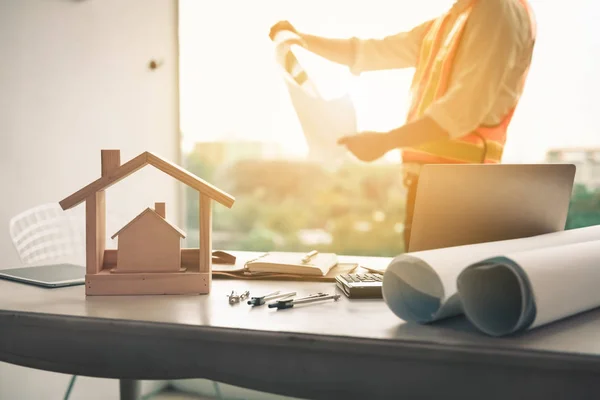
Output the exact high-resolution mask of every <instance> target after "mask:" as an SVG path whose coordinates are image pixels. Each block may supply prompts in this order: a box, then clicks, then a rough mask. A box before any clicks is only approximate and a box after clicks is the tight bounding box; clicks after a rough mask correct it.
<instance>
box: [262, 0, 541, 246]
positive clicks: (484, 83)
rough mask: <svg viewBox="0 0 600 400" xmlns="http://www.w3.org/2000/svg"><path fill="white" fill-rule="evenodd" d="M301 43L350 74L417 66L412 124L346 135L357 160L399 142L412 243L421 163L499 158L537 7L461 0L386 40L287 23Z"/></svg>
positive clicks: (509, 0)
mask: <svg viewBox="0 0 600 400" xmlns="http://www.w3.org/2000/svg"><path fill="white" fill-rule="evenodd" d="M285 30H287V31H291V32H294V33H295V34H296V35H297V36H296V37H297V38H298V40H297V42H296V44H299V45H301V46H304V47H305V48H306V49H307V50H308V51H311V52H313V53H315V54H318V55H320V56H322V57H324V58H326V59H328V60H330V61H333V62H336V63H338V64H343V65H346V66H348V67H349V68H350V70H351V71H352V73H353V74H356V75H359V74H360V73H362V72H366V71H376V70H385V69H399V68H411V67H414V68H415V73H414V77H413V81H412V84H411V88H410V89H411V90H410V94H411V102H410V107H409V110H408V115H407V118H406V123H405V124H404V125H402V126H400V127H399V128H397V129H393V130H391V131H389V132H371V131H367V132H359V133H356V134H353V135H349V136H345V137H342V138H341V139H340V140H339V141H338V143H339V144H340V145H343V146H345V147H346V148H347V149H348V150H349V151H350V152H351V153H352V154H353V155H354V156H355V157H356V158H358V159H359V160H362V161H365V162H370V161H374V160H377V159H379V158H381V157H382V156H384V155H385V154H386V153H387V152H389V151H390V150H393V149H396V148H399V149H400V151H401V153H402V161H403V164H404V168H403V170H404V185H405V186H406V188H407V200H406V215H405V223H404V245H405V249H407V250H408V245H409V240H410V232H411V225H412V216H413V210H414V205H415V204H414V203H415V197H416V190H417V185H418V178H419V170H420V167H421V166H422V165H424V164H431V163H481V162H483V163H499V162H500V161H501V159H502V153H503V148H504V144H505V142H506V137H507V129H508V126H509V124H510V122H511V118H512V116H513V113H514V111H515V108H516V106H517V104H518V102H519V99H520V97H521V95H522V93H523V89H524V85H525V80H526V77H527V73H528V71H529V67H530V64H531V61H532V57H533V49H534V44H535V38H536V32H535V31H536V29H535V19H534V14H533V12H532V10H531V7H530V5H529V3H528V2H527V0H457V1H455V3H454V4H453V5H452V7H451V8H450V9H449V10H447V11H446V12H444V13H443V14H442V15H440V16H439V17H437V18H434V19H431V20H429V21H426V22H424V23H422V24H420V25H418V26H416V27H414V28H413V29H411V30H409V31H407V32H401V33H397V34H393V35H390V36H386V37H383V38H380V39H358V38H356V37H352V38H346V39H337V38H325V37H319V36H314V35H311V34H307V33H304V32H299V31H298V30H297V29H296V28H295V27H294V26H293V25H292V24H291V23H290V22H289V21H280V22H278V23H276V24H275V25H273V26H272V27H271V30H270V33H269V36H270V37H271V39H274V37H275V35H276V34H277V33H279V32H281V31H285Z"/></svg>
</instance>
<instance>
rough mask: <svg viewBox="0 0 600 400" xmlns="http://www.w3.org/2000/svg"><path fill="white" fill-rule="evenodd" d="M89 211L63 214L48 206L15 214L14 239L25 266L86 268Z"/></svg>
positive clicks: (53, 205) (11, 227)
mask: <svg viewBox="0 0 600 400" xmlns="http://www.w3.org/2000/svg"><path fill="white" fill-rule="evenodd" d="M84 212H85V210H84V207H76V208H74V209H72V210H69V211H63V209H62V208H61V207H60V205H59V204H58V203H47V204H41V205H39V206H36V207H33V208H31V209H29V210H26V211H23V212H21V213H19V214H18V215H15V216H14V217H13V218H11V220H10V221H9V231H10V237H11V239H12V242H13V245H14V247H15V249H16V250H17V253H18V254H19V258H20V259H21V262H22V263H23V265H36V264H40V263H48V262H58V261H62V262H72V263H75V264H79V265H85V214H84Z"/></svg>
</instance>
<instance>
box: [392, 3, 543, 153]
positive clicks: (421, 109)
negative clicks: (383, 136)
mask: <svg viewBox="0 0 600 400" xmlns="http://www.w3.org/2000/svg"><path fill="white" fill-rule="evenodd" d="M520 2H521V3H522V4H523V6H524V7H525V8H526V9H527V13H528V14H529V17H530V20H531V24H532V25H531V27H532V33H533V37H534V39H535V32H536V28H535V22H534V20H533V14H532V12H531V9H530V8H529V4H528V3H527V1H526V0H520ZM474 5H475V0H474V1H472V2H471V3H470V4H469V5H468V6H467V7H466V8H465V9H464V10H463V11H462V12H460V13H458V14H457V15H456V16H455V17H454V16H453V15H452V14H451V13H450V12H448V13H446V14H444V15H442V16H441V17H440V18H438V19H436V20H435V21H434V22H433V23H432V24H431V26H430V28H429V30H428V32H427V34H426V35H425V37H424V39H423V43H422V45H421V51H420V54H419V59H418V62H417V69H416V72H415V76H414V78H413V83H412V86H411V96H412V102H411V108H410V110H409V113H408V118H407V122H411V121H414V120H416V119H418V118H420V117H421V116H423V114H424V113H425V111H426V110H427V108H428V107H429V106H430V105H431V104H432V103H433V102H434V101H436V100H437V99H439V98H441V97H442V96H443V95H444V94H445V93H446V91H447V89H448V85H449V80H450V76H451V73H452V65H453V63H454V59H455V56H456V53H457V50H458V47H459V44H460V40H461V37H462V34H463V32H464V28H465V25H466V24H467V20H468V19H469V16H470V14H471V11H472V10H473V6H474ZM527 72H528V71H525V74H524V75H523V80H522V85H523V84H524V83H525V78H526V76H527ZM517 102H518V99H517ZM515 107H516V106H515ZM514 111H515V109H514V108H513V109H512V110H510V111H509V112H508V114H507V115H506V116H505V117H504V118H503V120H502V121H501V122H500V123H499V124H498V125H496V126H492V127H487V126H480V127H478V128H477V129H476V130H475V132H473V133H470V134H467V135H465V136H463V137H461V138H458V139H448V140H443V141H439V142H432V143H427V144H425V145H421V146H418V147H415V148H411V149H406V150H404V151H403V152H402V159H403V161H404V162H415V163H421V164H428V163H480V162H485V163H499V162H500V161H501V159H502V153H503V150H504V144H505V143H506V132H507V129H508V126H509V124H510V121H511V119H512V116H513V114H514ZM484 155H485V159H484Z"/></svg>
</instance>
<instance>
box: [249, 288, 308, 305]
mask: <svg viewBox="0 0 600 400" xmlns="http://www.w3.org/2000/svg"><path fill="white" fill-rule="evenodd" d="M295 295H296V292H289V293H281V292H280V291H279V290H278V291H276V292H273V293H269V294H266V295H264V296H256V297H252V298H251V299H250V300H248V304H250V305H251V306H262V305H263V304H265V303H266V302H267V301H268V300H274V299H278V298H281V297H284V298H285V297H291V296H295Z"/></svg>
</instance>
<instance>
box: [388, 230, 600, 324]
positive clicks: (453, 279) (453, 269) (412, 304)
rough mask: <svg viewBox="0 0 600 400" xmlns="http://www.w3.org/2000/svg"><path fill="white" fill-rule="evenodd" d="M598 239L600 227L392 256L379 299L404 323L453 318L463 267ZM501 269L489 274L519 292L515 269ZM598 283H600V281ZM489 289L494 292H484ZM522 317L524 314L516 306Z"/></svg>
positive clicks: (458, 303) (459, 308) (458, 310)
mask: <svg viewBox="0 0 600 400" xmlns="http://www.w3.org/2000/svg"><path fill="white" fill-rule="evenodd" d="M597 240H600V226H592V227H588V228H581V229H573V230H568V231H561V232H555V233H549V234H546V235H539V236H534V237H529V238H522V239H512V240H504V241H498V242H490V243H480V244H474V245H466V246H457V247H450V248H444V249H436V250H428V251H422V252H416V253H407V254H404V255H400V256H398V257H396V258H394V259H393V260H392V262H391V263H390V265H389V266H388V268H387V270H386V272H385V274H384V277H383V289H382V291H383V297H384V300H385V302H386V304H387V305H388V307H389V308H390V310H392V311H393V312H394V314H396V315H397V316H398V317H400V318H401V319H403V320H405V321H415V322H420V323H427V322H432V321H436V320H439V319H442V318H446V317H451V316H455V315H458V314H461V313H462V306H461V299H460V298H459V294H458V290H457V278H458V276H459V275H460V273H461V272H462V271H463V270H464V269H465V268H467V267H469V266H472V265H474V264H476V263H479V262H481V261H485V260H489V259H493V258H495V257H505V258H506V256H507V255H510V254H513V253H520V252H528V251H532V250H537V252H536V253H534V254H543V253H544V252H549V254H554V250H553V248H555V247H556V246H564V245H575V244H578V243H585V242H591V241H597ZM590 246H591V247H593V246H592V245H590ZM516 262H518V260H516ZM586 262H587V261H586ZM590 262H591V259H590ZM496 264H497V263H496ZM496 264H494V263H491V262H490V263H489V264H488V265H487V268H488V269H492V270H493V269H494V268H493V267H494V266H495V265H496ZM528 264H530V262H529V261H528ZM503 265H504V264H503ZM519 265H520V264H519ZM502 268H506V266H505V265H504V267H502ZM502 268H501V269H500V272H498V270H493V273H494V274H497V276H498V278H496V279H498V282H502V284H503V285H507V286H506V287H509V288H510V290H509V289H506V293H507V295H510V296H511V298H515V292H514V290H521V287H522V286H523V285H524V284H523V283H521V282H516V281H515V279H518V278H515V276H516V275H515V273H514V272H507V271H503V270H502ZM536 279H541V278H536ZM515 282H516V283H515ZM597 283H598V284H600V281H599V282H597ZM492 287H493V285H492ZM515 288H516V289H515ZM599 292H600V291H599ZM488 293H496V292H493V291H489V290H488ZM494 295H495V294H494ZM461 297H462V295H461ZM480 298H481V297H480ZM521 315H524V314H523V313H521V310H519V316H521Z"/></svg>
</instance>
